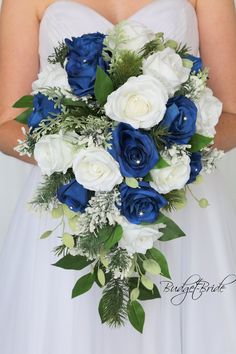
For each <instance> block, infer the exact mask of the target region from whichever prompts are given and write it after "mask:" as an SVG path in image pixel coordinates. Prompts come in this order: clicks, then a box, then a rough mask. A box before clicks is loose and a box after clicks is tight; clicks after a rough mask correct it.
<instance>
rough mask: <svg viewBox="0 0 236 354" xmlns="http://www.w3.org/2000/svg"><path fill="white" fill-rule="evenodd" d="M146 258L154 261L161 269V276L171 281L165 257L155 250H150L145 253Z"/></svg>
mask: <svg viewBox="0 0 236 354" xmlns="http://www.w3.org/2000/svg"><path fill="white" fill-rule="evenodd" d="M147 257H149V258H150V257H151V258H152V259H154V260H155V261H156V262H157V263H158V264H159V265H160V267H161V275H163V276H164V277H166V278H168V279H171V276H170V273H169V268H168V263H167V260H166V258H165V256H164V255H163V254H162V253H161V252H160V251H159V250H158V249H156V248H151V249H149V250H148V251H147Z"/></svg>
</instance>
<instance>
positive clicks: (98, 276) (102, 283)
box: [97, 268, 106, 286]
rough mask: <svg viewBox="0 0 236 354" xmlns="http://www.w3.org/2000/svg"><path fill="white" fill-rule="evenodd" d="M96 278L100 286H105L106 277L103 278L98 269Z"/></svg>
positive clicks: (103, 275) (101, 272)
mask: <svg viewBox="0 0 236 354" xmlns="http://www.w3.org/2000/svg"><path fill="white" fill-rule="evenodd" d="M97 278H98V281H99V283H100V284H101V286H104V285H105V284H106V277H105V274H104V272H103V270H102V269H101V268H99V269H98V271H97Z"/></svg>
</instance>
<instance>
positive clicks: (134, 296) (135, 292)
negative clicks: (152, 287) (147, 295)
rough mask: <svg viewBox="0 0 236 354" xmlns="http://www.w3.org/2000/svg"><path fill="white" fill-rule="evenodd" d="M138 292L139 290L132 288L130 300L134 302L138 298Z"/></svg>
mask: <svg viewBox="0 0 236 354" xmlns="http://www.w3.org/2000/svg"><path fill="white" fill-rule="evenodd" d="M139 294H140V291H139V288H134V289H133V290H132V291H131V293H130V300H131V301H136V300H137V299H138V297H139Z"/></svg>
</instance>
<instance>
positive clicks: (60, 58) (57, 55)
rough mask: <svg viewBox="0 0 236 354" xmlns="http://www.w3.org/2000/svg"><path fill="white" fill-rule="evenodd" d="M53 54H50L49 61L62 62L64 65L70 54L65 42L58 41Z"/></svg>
mask: <svg viewBox="0 0 236 354" xmlns="http://www.w3.org/2000/svg"><path fill="white" fill-rule="evenodd" d="M53 50H54V52H53V54H51V55H49V57H48V62H49V63H50V64H56V63H60V64H61V66H62V67H64V63H65V60H66V57H67V55H68V47H67V45H66V43H65V42H58V46H57V47H54V49H53Z"/></svg>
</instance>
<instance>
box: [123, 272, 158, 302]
mask: <svg viewBox="0 0 236 354" xmlns="http://www.w3.org/2000/svg"><path fill="white" fill-rule="evenodd" d="M137 286H138V278H136V277H132V278H129V287H130V290H131V291H132V289H135V288H137ZM160 297H161V295H160V293H159V290H158V289H157V286H156V285H155V284H154V286H153V290H148V289H146V288H145V287H144V286H143V285H142V284H141V283H140V284H139V297H138V298H139V300H142V301H145V300H153V299H158V298H160Z"/></svg>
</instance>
